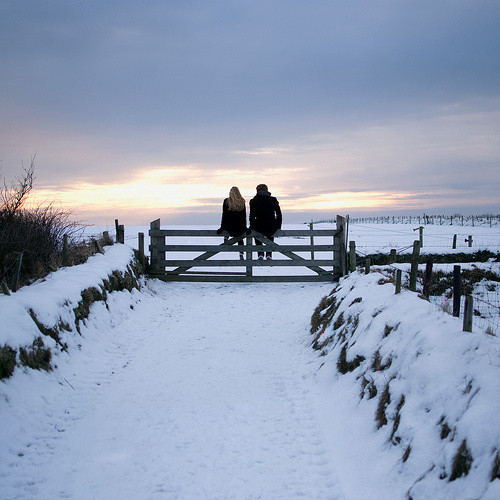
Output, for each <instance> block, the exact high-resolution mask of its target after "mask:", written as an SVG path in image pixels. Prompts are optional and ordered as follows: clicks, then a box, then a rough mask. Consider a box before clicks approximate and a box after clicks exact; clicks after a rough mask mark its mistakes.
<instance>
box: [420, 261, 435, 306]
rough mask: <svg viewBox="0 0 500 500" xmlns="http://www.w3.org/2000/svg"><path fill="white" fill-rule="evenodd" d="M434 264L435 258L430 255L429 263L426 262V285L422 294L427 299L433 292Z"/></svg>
mask: <svg viewBox="0 0 500 500" xmlns="http://www.w3.org/2000/svg"><path fill="white" fill-rule="evenodd" d="M432 264H433V259H432V257H429V258H428V259H427V263H426V264H425V274H424V286H423V289H422V295H423V296H424V297H425V298H426V299H429V295H430V293H431V284H432Z"/></svg>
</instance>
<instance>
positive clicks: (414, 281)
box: [410, 240, 420, 292]
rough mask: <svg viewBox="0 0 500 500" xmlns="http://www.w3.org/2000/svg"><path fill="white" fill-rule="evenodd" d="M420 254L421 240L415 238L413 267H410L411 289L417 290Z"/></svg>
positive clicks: (412, 258)
mask: <svg viewBox="0 0 500 500" xmlns="http://www.w3.org/2000/svg"><path fill="white" fill-rule="evenodd" d="M419 255H420V242H419V241H418V240H415V241H414V242H413V253H412V256H411V269H410V290H411V291H412V292H416V291H417V271H418V257H419Z"/></svg>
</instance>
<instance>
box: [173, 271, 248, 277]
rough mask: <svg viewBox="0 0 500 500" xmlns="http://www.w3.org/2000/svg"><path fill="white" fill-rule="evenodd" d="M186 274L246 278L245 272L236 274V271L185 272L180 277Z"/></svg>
mask: <svg viewBox="0 0 500 500" xmlns="http://www.w3.org/2000/svg"><path fill="white" fill-rule="evenodd" d="M186 274H195V275H199V274H201V275H203V274H207V275H209V276H239V275H241V276H246V272H238V271H186V272H184V273H182V275H186Z"/></svg>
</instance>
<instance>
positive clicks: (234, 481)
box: [0, 224, 500, 500]
mask: <svg viewBox="0 0 500 500" xmlns="http://www.w3.org/2000/svg"><path fill="white" fill-rule="evenodd" d="M373 226H376V227H373V228H371V227H368V228H367V227H363V226H362V225H351V227H350V230H349V232H350V235H351V236H350V238H349V239H354V240H355V241H356V242H357V245H358V246H359V247H362V246H363V245H367V246H369V245H372V244H373V245H378V246H377V248H378V249H379V250H380V251H382V252H384V253H386V252H388V250H389V249H390V248H397V249H402V248H404V247H405V246H407V244H411V242H412V241H413V240H414V239H415V236H416V234H417V233H418V232H413V231H412V228H409V227H408V225H406V227H402V228H394V227H392V229H394V230H396V229H397V231H396V232H391V231H390V230H391V228H385V227H382V226H383V225H380V224H376V225H373ZM294 227H295V228H304V226H303V225H302V226H300V225H297V226H294ZM319 227H320V226H319ZM324 227H331V226H328V225H325V226H324ZM215 228H216V227H215V226H213V227H211V229H215ZM90 229H93V230H94V229H95V232H96V233H98V232H101V231H102V230H106V229H108V230H109V231H110V232H112V228H90ZM386 229H387V231H386ZM445 229H446V230H448V231H449V230H450V228H449V227H444V226H440V227H435V226H433V227H432V231H436V230H439V231H440V233H439V234H440V238H442V239H443V241H444V238H446V241H448V240H449V241H450V247H451V238H452V236H451V237H450V234H453V233H446V234H444V232H443V231H444V230H445ZM457 229H459V228H458V227H455V226H453V227H452V230H453V231H456V230H457ZM474 229H476V230H477V233H474V232H471V231H472V230H474ZM464 230H465V232H466V233H467V235H468V234H473V238H474V247H473V248H472V249H471V250H472V251H476V250H478V249H479V244H480V241H482V240H481V239H480V238H481V237H484V241H483V243H482V244H483V245H484V246H483V247H482V248H488V249H490V250H492V251H498V250H497V249H498V246H499V242H500V235H499V229H498V227H497V228H495V227H493V228H491V230H490V228H487V230H486V231H485V228H471V227H465V228H464ZM139 231H141V232H144V233H145V234H146V235H147V228H146V227H142V228H138V227H133V228H132V227H127V228H126V242H127V243H128V244H129V245H131V246H132V247H136V246H137V243H136V234H137V232H139ZM427 231H428V233H429V234H427ZM482 233H485V236H482ZM464 234H465V233H464ZM431 237H432V234H431V227H429V228H427V229H426V232H424V251H429V252H435V251H437V250H436V249H432V248H433V247H432V246H430V245H431V243H432V240H431ZM464 238H465V236H464ZM438 240H439V238H437V236H436V241H435V245H436V246H435V248H438V247H439V248H441V247H440V245H439V243H440V241H438ZM426 241H428V242H429V247H426ZM459 241H460V239H459ZM319 243H321V241H319ZM459 244H460V243H459ZM463 245H466V244H465V242H464V243H463ZM471 250H469V249H468V247H466V246H460V247H459V248H458V249H457V251H471ZM374 251H375V250H370V253H372V252H374ZM403 251H404V250H403ZM451 251H452V250H451V248H450V252H451ZM439 252H440V253H442V252H443V250H439ZM131 255H132V253H131V250H130V248H129V247H128V246H127V245H125V246H123V245H115V246H114V247H110V248H108V249H107V250H106V254H105V255H96V256H94V257H92V258H91V259H90V260H89V261H88V262H87V263H86V264H84V265H82V266H77V267H75V268H67V269H62V270H59V271H57V272H56V273H53V274H52V275H50V276H49V277H47V279H46V280H44V281H42V282H39V283H37V284H35V285H32V286H30V287H25V288H23V289H21V290H20V291H18V292H17V293H16V294H13V295H11V296H10V297H7V296H0V320H1V321H0V345H3V344H5V343H8V344H9V345H12V346H15V347H17V346H21V345H23V344H24V345H27V344H28V343H30V342H32V341H33V339H34V338H36V337H37V336H38V335H39V332H38V329H37V328H36V327H35V325H34V323H33V322H32V320H31V319H30V316H29V315H28V313H27V310H28V309H33V310H34V311H35V313H36V315H37V317H39V318H42V319H43V322H44V323H45V324H46V326H52V325H54V324H56V323H57V321H58V320H59V319H63V320H64V321H66V322H68V323H70V320H71V318H70V316H71V314H72V310H73V309H72V307H74V306H75V305H76V303H77V302H78V300H79V299H80V296H79V293H80V291H81V290H83V289H85V288H87V287H89V286H96V285H98V284H99V282H100V280H102V279H104V278H106V277H107V275H108V274H109V273H110V272H111V271H113V270H114V269H121V270H124V269H125V268H126V266H127V264H128V261H129V260H130V258H131ZM190 257H193V254H190ZM487 264H488V265H489V264H492V265H494V264H496V263H487ZM266 271H269V270H266ZM300 272H302V271H300ZM377 276H378V277H377ZM381 278H383V277H382V276H381V275H379V274H378V273H377V272H374V273H372V275H369V276H366V277H365V276H364V275H363V274H362V273H357V274H355V275H352V276H351V277H349V278H347V279H345V280H343V284H341V287H340V288H338V289H337V291H336V297H339V300H340V299H342V300H343V306H342V308H339V309H338V311H337V313H336V316H335V320H334V322H333V323H335V325H334V324H333V323H332V325H330V326H329V327H328V329H326V330H325V334H324V337H323V339H322V340H325V341H326V339H327V338H328V336H332V335H337V333H338V332H340V331H342V332H344V330H336V328H340V327H338V326H336V325H337V322H338V321H339V316H340V314H341V313H342V314H343V320H344V323H345V325H348V326H346V327H345V328H348V330H346V331H345V332H346V333H342V335H347V337H342V338H347V340H348V342H349V349H350V350H349V351H348V353H349V354H348V356H349V358H348V359H349V360H351V359H354V358H355V356H357V355H361V356H363V357H364V358H365V359H366V361H365V362H364V363H361V364H360V366H359V367H358V368H356V369H355V370H354V371H352V372H351V373H347V374H345V375H340V374H339V373H337V368H336V366H337V361H338V357H339V352H340V350H341V345H342V344H341V343H337V344H336V343H333V342H332V343H331V344H328V343H325V347H324V349H323V351H322V352H321V353H319V352H317V351H314V350H313V349H312V348H311V342H312V340H313V336H312V335H311V333H310V331H309V329H310V318H311V315H312V313H313V311H314V309H315V307H316V306H317V305H318V303H319V302H320V300H321V299H322V298H323V297H324V296H326V295H329V294H330V293H331V292H332V290H333V288H334V285H333V284H328V283H310V284H300V283H299V284H196V283H162V282H159V281H157V280H148V281H147V282H144V283H143V285H142V289H141V290H140V291H138V290H134V291H133V292H128V291H121V292H113V293H111V294H109V295H108V298H107V301H106V303H103V302H96V303H95V304H94V305H93V306H92V307H91V310H90V316H89V317H88V318H87V320H86V321H85V325H84V326H82V327H81V329H80V333H78V332H77V331H76V330H75V329H74V328H72V329H71V330H70V331H63V332H62V334H61V335H62V341H63V342H66V343H67V344H68V349H67V350H66V351H63V352H61V351H60V350H57V349H55V343H54V342H53V341H51V339H50V338H47V337H44V342H45V343H46V345H48V346H50V347H52V348H54V350H53V354H54V359H53V365H56V366H57V367H56V368H55V369H54V370H53V371H51V372H45V371H36V370H31V369H28V368H22V367H18V368H17V369H16V371H15V373H14V375H13V376H12V377H10V378H8V379H4V380H2V381H0V464H1V468H0V498H2V499H14V498H30V499H31V498H33V499H52V498H74V499H82V500H83V499H89V498H95V499H101V498H102V499H110V498H111V499H114V498H117V499H118V498H119V499H136V498H166V499H191V498H203V499H205V498H210V499H212V498H214V499H225V498H242V499H243V498H244V499H247V498H252V499H253V498H262V499H289V498H299V497H300V498H308V499H309V498H311V499H316V498H318V499H327V498H332V499H334V498H342V499H346V500H357V499H374V500H378V499H380V500H385V499H388V500H389V499H404V498H407V492H408V491H410V490H411V492H412V497H413V499H414V500H420V499H422V500H424V499H428V498H436V499H440V498H443V499H450V500H451V499H464V500H465V499H469V498H482V499H485V500H486V499H494V498H498V497H499V496H500V486H499V485H500V480H499V479H496V480H494V481H491V482H490V478H491V474H492V463H494V460H495V456H497V457H498V453H499V452H498V450H500V436H499V432H498V429H499V427H498V425H497V421H498V413H499V412H500V407H499V401H500V398H498V395H499V394H500V387H499V385H498V381H499V380H500V376H499V375H500V374H499V372H498V368H499V366H500V359H499V358H500V356H499V345H498V338H496V337H492V336H490V335H485V334H484V333H482V332H477V331H475V332H474V333H472V334H464V333H463V332H462V331H461V321H460V320H459V319H457V318H452V317H451V316H449V315H448V314H446V313H444V312H443V311H442V310H441V309H440V308H439V307H437V306H436V305H434V304H431V303H428V302H426V301H423V300H421V299H419V298H418V297H417V294H414V293H411V292H404V293H402V294H401V295H400V296H394V294H393V285H392V284H390V283H389V284H384V280H383V279H382V281H381ZM381 283H382V284H381ZM358 299H359V300H358ZM356 316H358V319H355V317H356ZM351 317H352V318H351ZM348 318H351V319H349V320H348ZM332 319H333V318H332ZM386 324H389V325H390V328H391V331H394V333H392V334H390V335H386V333H387V330H386V329H385V327H384V325H386ZM342 328H344V327H342ZM336 332H337V333H336ZM396 332H397V333H396ZM455 339H456V341H455ZM450 346H453V348H452V349H450ZM377 349H379V353H380V355H381V357H382V359H381V363H382V364H384V363H386V361H387V359H389V358H391V359H392V360H393V362H392V364H389V366H388V367H387V369H386V370H378V369H377V370H378V371H377V370H374V369H373V368H370V367H371V366H372V357H373V356H374V350H377ZM444 353H446V355H445V356H443V355H442V354H444ZM319 354H321V355H320V356H319ZM363 374H364V375H363ZM362 376H366V377H369V376H370V377H372V381H373V383H374V384H375V385H377V386H378V388H379V391H378V396H377V398H373V399H369V398H368V396H367V397H365V398H363V399H360V392H361V389H360V386H359V384H360V380H361V377H362ZM389 381H390V384H391V394H392V395H393V397H392V400H391V403H389V404H388V406H387V408H386V413H387V417H388V419H389V422H392V420H391V419H394V418H395V416H396V415H397V414H398V412H399V413H400V417H401V424H400V427H399V434H398V435H396V436H392V437H391V436H390V434H391V429H392V427H393V426H392V423H391V424H387V425H386V426H383V427H381V429H377V426H376V423H375V419H374V412H375V411H376V410H377V404H378V398H379V397H380V395H381V393H383V388H384V386H385V385H387V386H389ZM392 381H393V382H392ZM403 394H404V395H405V396H406V403H405V405H404V406H403V407H402V409H401V408H400V410H397V406H398V402H400V399H401V395H403ZM442 415H446V423H447V425H449V427H450V434H449V435H447V437H446V439H443V438H441V437H440V430H441V428H442V427H443V421H442V420H440V418H441V416H442ZM439 422H441V423H439ZM395 437H398V438H399V441H397V440H396V444H394V443H393V442H392V440H393V438H395ZM463 440H466V441H467V445H468V448H467V450H469V451H470V453H471V454H472V457H473V460H472V466H471V469H470V473H469V474H468V475H467V476H463V477H459V478H457V479H455V480H454V481H453V482H450V481H449V479H450V474H451V472H452V469H453V460H454V457H455V456H456V454H457V450H458V447H459V446H460V444H461V443H462V441H463ZM408 446H411V448H412V450H413V451H412V453H410V454H409V458H408V457H407V458H408V459H407V461H404V462H403V460H402V456H403V453H402V452H404V451H405V450H407V448H408ZM495 453H496V455H495ZM498 460H499V461H500V458H498ZM440 476H441V478H440Z"/></svg>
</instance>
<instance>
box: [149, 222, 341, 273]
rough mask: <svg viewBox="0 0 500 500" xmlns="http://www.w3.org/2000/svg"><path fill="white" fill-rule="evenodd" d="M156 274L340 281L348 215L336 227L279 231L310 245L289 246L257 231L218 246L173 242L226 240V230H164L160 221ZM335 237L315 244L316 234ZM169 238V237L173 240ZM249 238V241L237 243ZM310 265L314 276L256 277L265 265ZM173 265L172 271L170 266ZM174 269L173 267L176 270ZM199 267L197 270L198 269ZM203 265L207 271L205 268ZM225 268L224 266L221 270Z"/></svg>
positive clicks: (154, 233)
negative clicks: (188, 255)
mask: <svg viewBox="0 0 500 500" xmlns="http://www.w3.org/2000/svg"><path fill="white" fill-rule="evenodd" d="M149 236H150V241H151V244H150V247H149V250H150V254H151V268H150V275H151V276H152V277H156V278H159V279H161V280H164V281H192V282H197V281H199V282H277V283H283V282H310V281H336V280H338V279H339V277H340V276H343V275H344V274H345V273H346V245H345V219H344V218H343V217H340V216H338V217H337V228H336V229H333V228H332V229H313V228H311V229H284V230H278V231H276V233H275V234H274V238H282V237H288V238H294V237H297V238H304V237H308V238H307V239H308V240H309V242H308V243H307V244H288V243H287V244H283V245H280V244H278V243H276V242H273V241H271V240H270V239H268V238H266V236H264V235H262V234H260V233H258V232H257V231H251V232H250V234H244V235H241V236H235V237H228V236H226V238H227V239H226V241H224V242H223V243H217V244H213V243H212V244H208V243H207V244H200V243H196V244H192V243H178V242H173V243H170V241H171V240H175V238H179V237H184V238H185V237H190V238H197V239H198V238H200V239H205V238H212V239H213V238H214V237H217V238H219V240H220V238H221V237H222V236H224V234H222V235H221V234H217V231H215V230H207V229H161V227H160V219H157V220H155V221H153V222H151V224H150V230H149ZM315 236H316V237H331V238H332V240H331V244H314V237H315ZM167 238H168V241H167ZM255 239H257V240H259V241H261V242H262V243H263V245H261V246H257V245H255V244H254V243H253V241H254V240H255ZM240 241H243V242H244V244H243V245H239V244H237V243H238V242H240ZM171 252H182V253H184V252H193V253H195V252H196V253H200V252H201V254H200V255H198V256H196V257H194V258H192V259H185V258H183V259H178V258H173V259H171V258H167V253H171ZM236 252H238V253H241V252H242V253H243V254H244V258H243V260H239V259H234V258H233V259H231V258H229V257H228V258H224V259H214V260H209V259H210V258H211V257H213V256H215V255H218V254H220V253H225V254H228V255H229V256H231V255H234V254H235V253H236ZM257 252H273V253H281V254H282V255H284V256H285V257H287V259H273V260H259V259H254V258H252V255H253V254H254V253H257ZM295 252H307V253H309V254H310V258H304V257H302V256H300V255H297V254H296V253H295ZM315 252H331V254H332V258H321V259H318V258H316V259H315V258H314V254H315ZM291 266H293V267H305V268H307V269H309V270H311V271H313V272H314V273H315V274H308V275H273V276H255V275H254V273H253V270H254V268H260V267H287V268H288V267H291ZM237 267H239V268H245V271H237V270H234V271H233V270H232V269H231V270H221V269H220V268H237ZM167 268H170V269H167ZM171 268H173V269H171ZM193 268H196V270H192V269H193ZM200 268H203V270H199V269H200ZM217 268H219V270H217Z"/></svg>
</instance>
